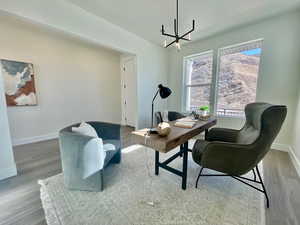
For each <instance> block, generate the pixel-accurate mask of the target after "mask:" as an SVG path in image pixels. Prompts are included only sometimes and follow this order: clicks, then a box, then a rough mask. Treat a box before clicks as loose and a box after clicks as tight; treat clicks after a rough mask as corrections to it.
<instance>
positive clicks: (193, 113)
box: [191, 111, 200, 120]
mask: <svg viewBox="0 0 300 225" xmlns="http://www.w3.org/2000/svg"><path fill="white" fill-rule="evenodd" d="M191 114H192V116H193V117H194V119H195V120H199V117H200V115H199V114H198V113H197V112H196V111H192V113H191Z"/></svg>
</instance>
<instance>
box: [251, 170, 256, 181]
mask: <svg viewBox="0 0 300 225" xmlns="http://www.w3.org/2000/svg"><path fill="white" fill-rule="evenodd" d="M252 172H253V179H254V180H255V181H256V173H255V170H254V169H252Z"/></svg>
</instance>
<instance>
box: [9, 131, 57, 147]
mask: <svg viewBox="0 0 300 225" xmlns="http://www.w3.org/2000/svg"><path fill="white" fill-rule="evenodd" d="M56 138H58V133H51V134H46V135H40V136H35V137H27V138H20V139H14V140H13V141H12V142H13V146H18V145H25V144H31V143H36V142H40V141H47V140H52V139H56Z"/></svg>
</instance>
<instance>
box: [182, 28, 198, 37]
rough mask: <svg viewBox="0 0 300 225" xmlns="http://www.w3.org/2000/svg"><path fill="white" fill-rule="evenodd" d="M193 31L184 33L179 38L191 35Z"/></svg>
mask: <svg viewBox="0 0 300 225" xmlns="http://www.w3.org/2000/svg"><path fill="white" fill-rule="evenodd" d="M194 30H195V29H194V28H193V29H191V30H190V31H188V32H186V33H185V34H183V35H181V36H180V37H179V38H180V39H182V38H184V37H185V36H187V35H188V34H190V33H192V32H193V31H194Z"/></svg>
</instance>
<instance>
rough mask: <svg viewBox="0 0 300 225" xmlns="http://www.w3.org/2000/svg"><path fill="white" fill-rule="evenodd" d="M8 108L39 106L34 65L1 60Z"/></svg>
mask: <svg viewBox="0 0 300 225" xmlns="http://www.w3.org/2000/svg"><path fill="white" fill-rule="evenodd" d="M1 66H2V75H3V80H4V90H5V96H6V102H7V106H27V105H28V106H32V105H37V98H36V90H35V84H34V70H33V64H32V63H25V62H16V61H11V60H4V59H2V60H1Z"/></svg>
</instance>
